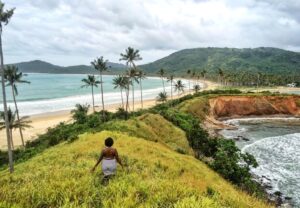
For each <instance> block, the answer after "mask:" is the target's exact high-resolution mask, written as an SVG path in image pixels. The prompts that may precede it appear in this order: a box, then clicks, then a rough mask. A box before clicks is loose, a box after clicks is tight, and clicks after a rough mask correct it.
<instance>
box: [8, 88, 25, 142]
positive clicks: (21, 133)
mask: <svg viewBox="0 0 300 208" xmlns="http://www.w3.org/2000/svg"><path fill="white" fill-rule="evenodd" d="M11 90H12V94H13V99H14V103H15V108H16V113H17V119H18V124H19V131H20V136H21V141H22V146H23V147H25V143H24V137H23V132H22V128H21V127H20V116H19V109H18V106H17V101H16V95H15V91H14V85H13V84H12V85H11Z"/></svg>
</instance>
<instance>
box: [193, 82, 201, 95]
mask: <svg viewBox="0 0 300 208" xmlns="http://www.w3.org/2000/svg"><path fill="white" fill-rule="evenodd" d="M200 89H201V87H200V85H198V84H196V85H194V91H195V92H196V93H197V92H199V91H200Z"/></svg>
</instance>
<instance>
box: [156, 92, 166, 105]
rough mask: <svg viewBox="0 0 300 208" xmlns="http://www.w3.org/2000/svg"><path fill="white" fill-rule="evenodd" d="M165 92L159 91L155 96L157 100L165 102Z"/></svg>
mask: <svg viewBox="0 0 300 208" xmlns="http://www.w3.org/2000/svg"><path fill="white" fill-rule="evenodd" d="M167 97H168V96H167V93H166V92H160V93H159V94H158V96H157V97H156V101H157V102H163V103H164V102H166V101H167Z"/></svg>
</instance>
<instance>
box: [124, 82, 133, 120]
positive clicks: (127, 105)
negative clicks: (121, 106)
mask: <svg viewBox="0 0 300 208" xmlns="http://www.w3.org/2000/svg"><path fill="white" fill-rule="evenodd" d="M123 85H124V89H125V92H126V108H125V111H126V119H127V118H128V108H129V90H130V85H131V79H130V77H128V76H124V77H123Z"/></svg>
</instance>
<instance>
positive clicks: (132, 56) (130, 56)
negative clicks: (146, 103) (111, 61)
mask: <svg viewBox="0 0 300 208" xmlns="http://www.w3.org/2000/svg"><path fill="white" fill-rule="evenodd" d="M139 52H140V51H139V50H135V49H134V48H131V47H128V48H127V49H126V50H125V54H123V53H121V54H120V56H121V58H120V61H126V65H127V66H128V67H129V72H130V73H129V76H130V77H131V82H132V103H133V106H132V108H133V111H134V80H135V79H136V65H135V61H140V60H142V57H141V56H140V54H139ZM131 69H133V70H132V71H131Z"/></svg>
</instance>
